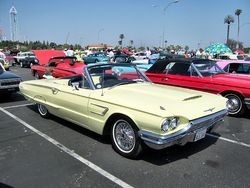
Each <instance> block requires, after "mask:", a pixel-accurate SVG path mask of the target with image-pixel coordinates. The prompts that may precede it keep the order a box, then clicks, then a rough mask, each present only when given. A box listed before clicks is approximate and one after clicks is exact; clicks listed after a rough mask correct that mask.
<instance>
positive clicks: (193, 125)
mask: <svg viewBox="0 0 250 188" xmlns="http://www.w3.org/2000/svg"><path fill="white" fill-rule="evenodd" d="M227 114H228V112H227V110H223V111H220V112H217V113H214V114H212V115H209V116H206V117H202V118H199V119H195V120H193V121H191V122H190V123H189V124H188V125H187V126H186V127H185V128H183V129H181V130H179V131H177V132H175V133H173V134H169V135H164V136H162V135H159V134H155V133H152V132H148V131H145V130H140V131H139V137H140V138H141V139H142V140H143V141H144V142H145V144H146V145H148V146H149V147H151V148H153V149H163V148H166V147H169V146H172V145H175V144H178V145H185V144H186V143H187V142H194V141H195V136H196V133H197V132H198V131H199V130H201V129H202V130H204V129H206V130H207V131H209V132H212V131H214V130H215V129H216V128H217V127H218V126H219V125H220V124H222V123H223V122H224V117H225V116H226V115H227Z"/></svg>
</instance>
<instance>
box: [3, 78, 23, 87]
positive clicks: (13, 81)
mask: <svg viewBox="0 0 250 188" xmlns="http://www.w3.org/2000/svg"><path fill="white" fill-rule="evenodd" d="M20 82H21V80H17V79H6V80H1V81H0V86H2V87H7V86H18V85H19V83H20Z"/></svg>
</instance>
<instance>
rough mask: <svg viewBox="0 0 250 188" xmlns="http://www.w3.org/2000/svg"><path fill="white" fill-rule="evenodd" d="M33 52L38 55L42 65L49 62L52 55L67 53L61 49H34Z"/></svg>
mask: <svg viewBox="0 0 250 188" xmlns="http://www.w3.org/2000/svg"><path fill="white" fill-rule="evenodd" d="M32 52H33V53H34V54H35V55H36V57H37V59H38V60H39V64H40V65H44V64H47V63H48V61H49V59H50V58H52V57H55V56H65V53H64V52H63V51H59V50H32Z"/></svg>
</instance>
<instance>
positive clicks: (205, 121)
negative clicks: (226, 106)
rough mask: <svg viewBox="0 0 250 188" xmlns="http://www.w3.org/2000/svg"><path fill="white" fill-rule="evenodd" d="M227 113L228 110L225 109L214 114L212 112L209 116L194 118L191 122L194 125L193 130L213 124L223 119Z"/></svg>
mask: <svg viewBox="0 0 250 188" xmlns="http://www.w3.org/2000/svg"><path fill="white" fill-rule="evenodd" d="M226 115H227V110H223V111H220V112H217V113H214V114H211V115H209V116H205V117H202V118H198V119H195V120H192V121H191V122H190V123H191V125H192V128H191V130H192V131H193V130H197V129H200V128H202V127H209V126H211V125H213V124H214V123H216V122H218V121H220V120H222V119H223V118H224V117H225V116H226Z"/></svg>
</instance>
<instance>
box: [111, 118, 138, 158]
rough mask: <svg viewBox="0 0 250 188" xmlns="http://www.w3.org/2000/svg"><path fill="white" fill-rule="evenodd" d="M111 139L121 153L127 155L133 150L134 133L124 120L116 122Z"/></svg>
mask: <svg viewBox="0 0 250 188" xmlns="http://www.w3.org/2000/svg"><path fill="white" fill-rule="evenodd" d="M113 137H114V141H115V144H116V145H117V147H118V148H119V149H120V150H122V151H123V152H125V153H128V152H130V151H132V150H133V149H134V146H135V133H134V130H133V128H132V127H131V125H130V124H129V123H128V122H126V121H124V120H119V121H117V122H116V123H115V125H114V128H113Z"/></svg>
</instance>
